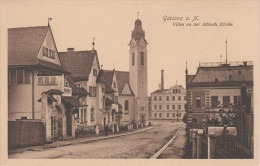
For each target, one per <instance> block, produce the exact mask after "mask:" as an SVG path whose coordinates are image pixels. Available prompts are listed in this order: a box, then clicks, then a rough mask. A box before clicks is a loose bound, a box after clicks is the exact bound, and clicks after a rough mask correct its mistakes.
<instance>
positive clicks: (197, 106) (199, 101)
mask: <svg viewBox="0 0 260 166" xmlns="http://www.w3.org/2000/svg"><path fill="white" fill-rule="evenodd" d="M196 108H201V98H200V96H197V97H196Z"/></svg>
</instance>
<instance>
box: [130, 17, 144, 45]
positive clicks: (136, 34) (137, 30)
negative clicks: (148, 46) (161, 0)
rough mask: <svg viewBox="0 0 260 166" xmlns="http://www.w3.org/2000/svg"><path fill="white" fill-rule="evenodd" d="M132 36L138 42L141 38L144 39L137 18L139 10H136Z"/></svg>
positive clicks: (140, 24) (140, 22)
mask: <svg viewBox="0 0 260 166" xmlns="http://www.w3.org/2000/svg"><path fill="white" fill-rule="evenodd" d="M132 38H134V39H135V41H136V42H139V41H140V40H141V38H143V39H144V40H145V33H144V30H143V28H142V21H141V20H140V19H139V12H137V20H136V21H135V28H134V30H133V32H132Z"/></svg>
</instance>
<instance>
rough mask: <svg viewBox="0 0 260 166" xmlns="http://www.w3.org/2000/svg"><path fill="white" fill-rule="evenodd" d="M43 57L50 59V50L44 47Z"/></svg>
mask: <svg viewBox="0 0 260 166" xmlns="http://www.w3.org/2000/svg"><path fill="white" fill-rule="evenodd" d="M42 55H43V56H46V57H48V48H46V47H43V50H42Z"/></svg>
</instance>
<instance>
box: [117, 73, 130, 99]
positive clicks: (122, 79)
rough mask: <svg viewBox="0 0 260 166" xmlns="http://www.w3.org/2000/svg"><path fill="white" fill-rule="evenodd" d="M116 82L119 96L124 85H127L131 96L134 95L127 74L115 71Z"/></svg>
mask: <svg viewBox="0 0 260 166" xmlns="http://www.w3.org/2000/svg"><path fill="white" fill-rule="evenodd" d="M116 81H117V88H118V93H119V95H122V91H123V89H124V86H125V84H128V85H129V88H130V91H131V95H134V92H133V91H132V88H131V87H130V83H129V72H126V71H116Z"/></svg>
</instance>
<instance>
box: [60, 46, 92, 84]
mask: <svg viewBox="0 0 260 166" xmlns="http://www.w3.org/2000/svg"><path fill="white" fill-rule="evenodd" d="M59 55H60V60H61V64H62V65H63V66H64V68H65V69H67V70H68V71H69V72H70V73H71V76H72V78H73V79H74V80H78V81H83V80H84V81H87V80H88V77H89V74H90V72H91V69H92V65H93V62H94V58H95V56H97V52H96V51H95V50H87V51H68V52H59Z"/></svg>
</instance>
